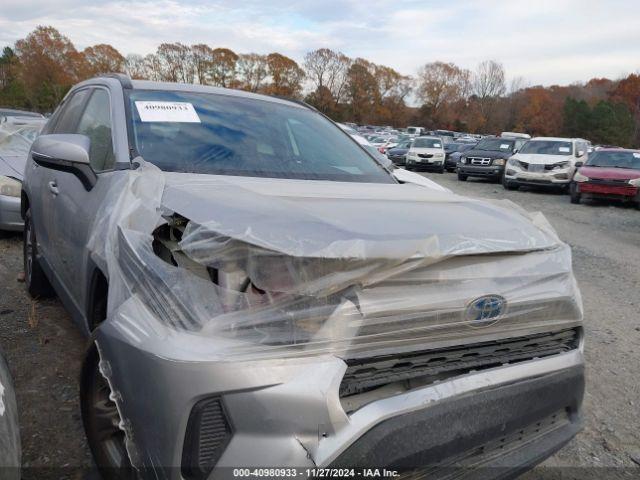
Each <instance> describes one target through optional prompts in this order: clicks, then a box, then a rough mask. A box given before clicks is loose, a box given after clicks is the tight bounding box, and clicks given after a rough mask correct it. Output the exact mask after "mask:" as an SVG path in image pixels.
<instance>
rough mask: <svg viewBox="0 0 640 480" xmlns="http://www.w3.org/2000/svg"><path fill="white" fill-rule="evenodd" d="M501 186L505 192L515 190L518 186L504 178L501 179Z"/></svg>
mask: <svg viewBox="0 0 640 480" xmlns="http://www.w3.org/2000/svg"><path fill="white" fill-rule="evenodd" d="M502 186H503V187H504V189H505V190H517V189H518V185H516V184H514V183H513V182H510V181H509V180H507V179H506V178H505V177H502Z"/></svg>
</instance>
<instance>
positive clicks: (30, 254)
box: [22, 209, 54, 298]
mask: <svg viewBox="0 0 640 480" xmlns="http://www.w3.org/2000/svg"><path fill="white" fill-rule="evenodd" d="M22 253H23V258H24V283H25V286H26V287H27V292H28V293H29V295H31V297H33V298H46V297H51V296H52V295H53V294H54V292H53V288H52V287H51V284H50V283H49V279H48V278H47V276H46V275H45V274H44V271H43V270H42V267H41V266H40V262H39V260H38V242H37V241H36V232H35V229H34V227H33V218H32V217H31V209H28V210H27V213H26V214H25V216H24V233H23V235H22Z"/></svg>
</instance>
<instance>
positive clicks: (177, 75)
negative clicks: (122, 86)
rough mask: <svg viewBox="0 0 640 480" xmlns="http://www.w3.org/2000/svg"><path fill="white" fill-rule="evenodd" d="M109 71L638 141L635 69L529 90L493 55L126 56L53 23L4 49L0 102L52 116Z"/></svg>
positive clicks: (410, 115) (346, 116)
mask: <svg viewBox="0 0 640 480" xmlns="http://www.w3.org/2000/svg"><path fill="white" fill-rule="evenodd" d="M108 72H126V73H128V74H129V75H130V76H131V77H132V78H134V79H148V80H156V81H169V82H184V83H199V84H203V85H214V86H220V87H227V88H237V89H242V90H248V91H251V92H259V93H265V94H269V95H278V96H283V97H290V98H296V99H300V100H304V101H306V102H307V103H309V104H311V105H313V106H314V107H316V108H317V109H318V110H320V111H321V112H323V113H325V114H326V115H328V116H329V117H331V118H333V119H334V120H337V121H353V122H356V123H361V124H376V125H393V126H396V127H404V126H406V125H418V126H424V127H427V128H445V129H453V130H457V131H466V132H472V133H497V132H500V131H505V130H511V131H520V132H527V133H530V134H532V135H547V136H551V135H556V136H557V135H568V136H576V137H584V138H587V139H590V140H592V141H594V142H596V143H605V144H617V145H622V146H633V145H638V144H640V75H638V74H630V75H628V76H627V77H625V78H621V79H615V80H612V79H607V78H594V79H591V80H589V81H587V82H586V83H575V84H572V85H568V86H558V85H553V86H550V87H543V86H528V85H526V81H525V80H524V79H522V78H515V79H512V80H511V81H507V76H506V72H505V70H504V67H503V66H502V65H501V64H500V63H498V62H496V61H493V60H486V61H482V62H480V63H479V64H478V66H477V68H476V69H475V70H469V69H464V68H461V67H459V66H457V65H455V64H453V63H447V62H441V61H436V62H430V63H426V64H424V65H422V66H421V67H419V68H418V69H417V73H416V75H415V76H414V77H410V76H407V75H403V74H401V73H399V72H397V71H396V70H394V69H393V68H391V67H388V66H385V65H379V64H376V63H373V62H370V61H368V60H366V59H364V58H350V57H348V56H347V55H345V54H343V53H341V52H337V51H333V50H330V49H327V48H320V49H317V50H313V51H310V52H308V53H307V54H306V55H305V56H304V58H303V61H302V63H301V64H299V63H297V62H296V61H295V60H293V59H291V58H289V57H287V56H285V55H282V54H280V53H277V52H273V53H269V54H258V53H236V52H234V51H232V50H230V49H228V48H221V47H216V48H214V47H211V46H209V45H205V44H196V45H186V44H183V43H179V42H178V43H162V44H160V45H159V46H158V48H157V49H156V51H155V52H154V53H150V54H148V55H145V56H142V55H138V54H135V53H132V54H128V55H126V56H125V55H123V54H121V53H120V52H118V50H116V49H115V48H114V47H112V46H111V45H107V44H99V45H93V46H90V47H87V48H85V49H84V50H78V49H76V47H75V46H74V45H73V43H72V42H71V40H70V39H69V38H67V37H66V36H64V35H63V34H61V33H60V32H59V31H58V30H56V29H55V28H53V27H47V26H39V27H37V28H36V29H35V30H34V31H32V32H31V33H29V34H28V35H27V36H26V37H25V38H23V39H20V40H18V41H16V42H15V44H14V45H13V46H7V47H5V48H4V50H3V52H2V56H0V103H1V104H2V105H4V106H8V107H16V108H28V109H32V110H37V111H41V112H50V111H52V110H53V109H54V108H55V106H56V105H57V104H58V103H59V102H60V100H61V99H62V98H63V97H64V95H65V93H66V92H67V91H68V89H69V88H71V86H72V85H73V84H75V83H77V82H79V81H81V80H84V79H86V78H90V77H93V76H96V75H100V74H103V73H108ZM415 105H419V106H415Z"/></svg>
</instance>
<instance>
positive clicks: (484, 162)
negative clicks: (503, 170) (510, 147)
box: [468, 157, 491, 166]
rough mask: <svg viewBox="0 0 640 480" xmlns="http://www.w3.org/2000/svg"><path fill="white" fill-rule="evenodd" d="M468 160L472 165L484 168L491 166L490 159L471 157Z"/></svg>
mask: <svg viewBox="0 0 640 480" xmlns="http://www.w3.org/2000/svg"><path fill="white" fill-rule="evenodd" d="M468 160H469V162H470V163H471V165H482V166H486V165H491V159H490V158H479V157H469V158H468Z"/></svg>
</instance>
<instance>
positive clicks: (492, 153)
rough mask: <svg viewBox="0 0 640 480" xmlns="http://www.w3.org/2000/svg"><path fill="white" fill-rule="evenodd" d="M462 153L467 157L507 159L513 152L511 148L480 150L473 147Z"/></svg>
mask: <svg viewBox="0 0 640 480" xmlns="http://www.w3.org/2000/svg"><path fill="white" fill-rule="evenodd" d="M462 155H463V156H465V157H483V158H504V159H505V160H506V159H507V158H509V157H511V155H513V152H511V150H509V151H507V152H503V151H501V150H479V149H477V148H472V149H471V150H467V151H466V152H462Z"/></svg>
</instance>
